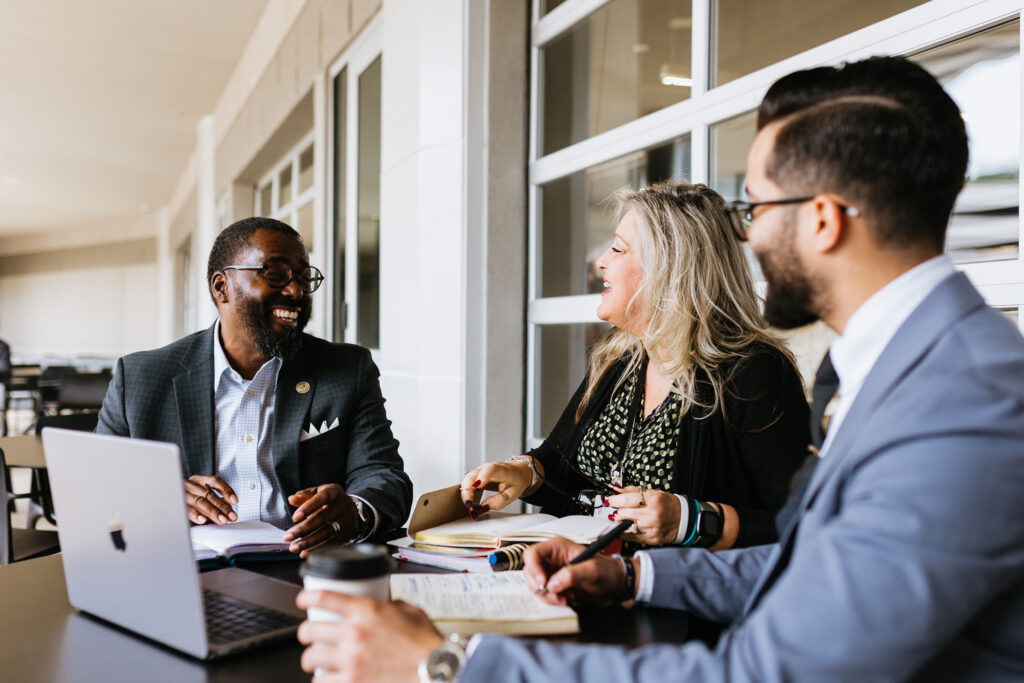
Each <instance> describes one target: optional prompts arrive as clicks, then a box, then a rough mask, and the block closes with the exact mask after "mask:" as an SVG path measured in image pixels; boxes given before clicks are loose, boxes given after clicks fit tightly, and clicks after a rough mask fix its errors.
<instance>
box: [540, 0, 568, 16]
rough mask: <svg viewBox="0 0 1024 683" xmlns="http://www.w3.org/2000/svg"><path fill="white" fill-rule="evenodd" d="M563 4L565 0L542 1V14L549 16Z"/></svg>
mask: <svg viewBox="0 0 1024 683" xmlns="http://www.w3.org/2000/svg"><path fill="white" fill-rule="evenodd" d="M563 2H565V0H540V4H541V8H540V13H541V14H547V13H548V12H550V11H551V10H553V9H555V8H556V7H558V6H559V5H561V4H562V3H563Z"/></svg>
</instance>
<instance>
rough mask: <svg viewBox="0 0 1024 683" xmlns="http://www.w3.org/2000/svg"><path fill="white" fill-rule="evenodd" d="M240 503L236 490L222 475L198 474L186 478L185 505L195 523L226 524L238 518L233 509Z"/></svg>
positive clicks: (190, 518) (189, 517)
mask: <svg viewBox="0 0 1024 683" xmlns="http://www.w3.org/2000/svg"><path fill="white" fill-rule="evenodd" d="M237 503H238V496H237V495H235V490H234V489H232V488H231V487H230V486H228V483H227V482H226V481H224V480H223V479H221V478H220V477H214V476H207V475H202V474H196V475H194V476H191V477H189V478H188V479H186V480H185V506H186V507H187V508H188V519H189V521H190V522H192V523H193V524H206V523H207V522H208V521H209V522H213V523H214V524H226V523H228V522H234V521H236V520H237V519H238V514H237V513H236V512H235V511H234V510H232V509H231V506H232V505H236V504H237Z"/></svg>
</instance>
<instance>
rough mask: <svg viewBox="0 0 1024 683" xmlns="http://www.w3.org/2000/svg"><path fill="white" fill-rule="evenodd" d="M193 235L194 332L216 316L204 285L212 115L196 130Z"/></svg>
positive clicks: (213, 197)
mask: <svg viewBox="0 0 1024 683" xmlns="http://www.w3.org/2000/svg"><path fill="white" fill-rule="evenodd" d="M196 151H197V154H196V161H197V164H196V171H197V172H196V232H195V236H194V239H193V242H192V262H193V263H194V264H195V276H194V277H195V278H196V279H197V284H196V312H195V315H196V319H195V320H193V321H192V328H193V329H194V330H201V329H203V328H205V327H207V326H208V325H210V324H211V323H212V322H213V320H214V319H215V318H216V317H217V308H216V307H215V306H214V305H213V301H212V300H211V299H210V295H209V290H210V288H209V286H208V285H207V282H206V261H207V259H208V258H209V256H210V249H211V248H212V247H213V240H214V238H215V237H216V236H217V235H216V232H217V188H216V182H217V181H216V178H215V176H214V171H215V164H216V156H217V139H216V135H215V130H214V118H213V116H212V115H207V116H204V117H203V118H202V119H200V120H199V125H198V126H197V127H196Z"/></svg>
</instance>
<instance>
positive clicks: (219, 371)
mask: <svg viewBox="0 0 1024 683" xmlns="http://www.w3.org/2000/svg"><path fill="white" fill-rule="evenodd" d="M322 281H323V276H322V275H321V274H320V271H319V270H317V269H316V268H312V267H310V265H309V256H308V254H307V253H306V249H305V247H304V246H303V245H302V241H301V239H300V237H299V235H298V233H296V232H295V231H294V230H293V229H292V228H290V227H289V226H287V225H285V224H284V223H281V222H280V221H276V220H273V219H270V218H247V219H244V220H241V221H238V222H237V223H235V224H233V225H231V226H229V227H228V228H226V229H225V230H224V231H223V232H222V233H221V234H220V235H219V236H218V237H217V239H216V240H215V242H214V245H213V249H212V250H211V252H210V260H209V263H208V266H207V282H208V283H209V288H210V295H211V296H212V297H213V300H214V303H215V304H216V305H217V312H218V314H219V320H218V321H217V322H216V323H214V325H213V326H211V327H210V328H209V329H207V330H204V331H202V332H197V333H195V334H192V335H189V336H187V337H185V338H183V339H180V340H178V341H176V342H174V343H173V344H170V345H168V346H165V347H163V348H161V349H156V350H154V351H142V352H139V353H134V354H130V355H128V356H125V357H124V358H122V359H120V360H119V361H118V362H117V367H116V369H115V372H114V378H113V380H112V381H111V383H110V388H109V389H108V390H107V395H106V398H105V399H104V401H103V408H102V410H101V411H100V418H99V426H98V427H97V429H96V431H97V432H100V433H105V434H119V435H123V436H130V437H133V438H141V439H152V440H156V441H170V442H173V443H176V444H178V446H179V447H180V448H181V453H182V461H183V463H182V464H183V468H184V472H185V477H186V480H185V500H186V503H187V505H188V516H189V519H190V520H191V521H192V522H193V523H196V524H205V523H207V522H213V523H217V524H223V523H225V522H229V521H236V520H264V521H267V522H270V523H272V524H275V525H277V526H279V527H281V528H282V529H286V531H285V534H284V539H285V540H286V541H290V542H291V546H290V547H291V550H292V551H293V552H297V553H301V554H302V556H303V557H305V556H306V554H307V553H308V552H309V550H310V549H312V548H314V547H316V546H319V545H322V544H324V543H328V542H332V541H349V540H363V539H367V538H371V537H378V536H382V535H384V534H386V533H387V532H388V531H391V530H392V529H395V528H397V527H399V526H401V525H402V523H403V522H404V521H405V519H406V517H407V516H408V514H409V506H410V504H411V501H412V484H411V482H410V481H409V477H408V476H407V475H406V474H405V472H404V471H403V468H402V459H401V457H399V455H398V442H397V441H396V440H395V438H394V437H393V436H392V433H391V422H390V421H389V420H388V419H387V415H386V414H385V411H384V399H383V397H382V396H381V391H380V383H379V373H378V371H377V367H376V366H375V365H374V363H373V360H372V359H371V357H370V353H369V351H367V350H366V349H364V348H362V347H359V346H354V345H351V344H332V343H330V342H326V341H324V340H322V339H317V338H316V337H312V336H310V335H307V334H303V333H302V330H303V328H304V327H305V326H306V323H307V322H308V321H309V316H310V311H311V303H312V298H311V296H310V295H311V293H312V292H313V291H315V290H316V289H317V287H319V286H320V284H321V282H322Z"/></svg>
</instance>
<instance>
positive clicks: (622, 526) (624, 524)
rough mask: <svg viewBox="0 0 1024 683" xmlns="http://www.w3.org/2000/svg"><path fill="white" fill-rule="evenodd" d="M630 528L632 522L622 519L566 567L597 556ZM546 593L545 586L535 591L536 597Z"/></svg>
mask: <svg viewBox="0 0 1024 683" xmlns="http://www.w3.org/2000/svg"><path fill="white" fill-rule="evenodd" d="M631 526H633V520H631V519H624V520H622V521H621V522H619V523H618V524H616V525H615V527H614V528H613V529H612V530H611V531H609V532H607V533H605V534H602V535H601V536H599V537H598V539H597V540H596V541H594V542H593V543H591V544H590V545H588V546H587V547H586V548H584V549H583V552H582V553H580V554H579V555H577V556H576V557H574V558H572V560H570V562H569V564H568V565H566V566H570V565H574V564H579V563H580V562H586V561H587V560H589V559H590V558H592V557H593V556H594V555H597V554H598V553H599V552H601V551H602V550H604V549H605V548H607V547H608V545H609V544H610V543H611V542H612V541H614V540H615V539H616V538H618V537H619V536H621V535H622V534H623V533H625V531H626V529H628V528H629V527H631ZM547 592H548V587H547V585H544V586H540V587H539V588H537V591H536V593H537V595H540V594H542V593H547Z"/></svg>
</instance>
